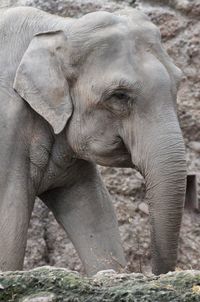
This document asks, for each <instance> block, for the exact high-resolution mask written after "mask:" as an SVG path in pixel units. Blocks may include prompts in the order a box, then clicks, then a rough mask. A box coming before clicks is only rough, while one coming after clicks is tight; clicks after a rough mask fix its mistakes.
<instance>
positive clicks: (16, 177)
mask: <svg viewBox="0 0 200 302" xmlns="http://www.w3.org/2000/svg"><path fill="white" fill-rule="evenodd" d="M0 45H1V46H0V102H1V110H0V115H1V117H0V123H1V130H0V158H1V164H0V190H1V201H0V269H2V270H16V269H21V268H22V265H23V258H24V252H25V246H26V236H27V229H28V224H29V219H30V216H31V211H32V209H33V204H34V200H35V197H36V196H39V197H40V198H41V199H42V200H43V201H44V202H45V203H46V204H47V206H48V207H49V208H50V209H51V210H52V211H53V213H54V215H55V217H56V219H57V221H58V222H59V223H60V224H61V225H62V226H63V228H64V229H65V230H66V232H67V233H68V235H69V237H70V238H71V240H72V242H73V244H74V246H75V248H76V249H77V251H78V253H79V256H80V258H81V260H82V262H83V265H84V267H85V270H86V272H87V274H89V275H92V274H94V273H96V272H97V271H99V270H103V269H109V268H113V269H115V270H119V269H120V268H121V267H124V266H125V259H124V255H123V250H122V246H121V241H120V237H119V233H118V226H117V221H116V217H115V214H114V211H113V207H112V204H111V201H110V197H109V195H108V192H107V190H106V189H105V186H104V184H103V183H102V180H101V178H100V176H99V174H98V172H97V169H96V164H100V165H105V166H120V167H137V169H138V170H139V171H140V172H141V173H142V175H143V176H144V178H145V180H146V186H147V199H148V201H149V207H150V227H151V241H152V270H153V272H154V273H155V274H160V273H166V272H168V271H169V270H174V268H175V265H176V259H177V245H178V235H179V229H180V223H181V216H182V211H183V201H184V194H185V178H186V166H185V151H184V144H183V139H182V135H181V131H180V128H179V124H178V121H177V115H176V92H177V85H178V82H179V80H180V77H181V72H180V70H179V69H178V68H177V67H176V66H175V65H174V64H173V63H172V62H171V61H170V59H169V57H168V55H167V54H166V52H165V51H164V50H163V48H162V46H161V42H160V34H159V31H158V29H157V28H156V27H155V26H154V25H153V24H152V23H151V22H150V21H149V20H148V18H147V17H146V16H145V15H144V14H142V13H141V12H139V11H136V10H130V11H121V12H117V13H115V14H111V13H106V12H97V13H91V14H88V15H86V16H84V17H82V18H80V19H77V20H75V19H74V20H72V19H66V18H61V17H57V16H53V15H49V14H46V13H44V12H41V11H39V10H37V9H33V8H12V9H9V10H1V11H0Z"/></svg>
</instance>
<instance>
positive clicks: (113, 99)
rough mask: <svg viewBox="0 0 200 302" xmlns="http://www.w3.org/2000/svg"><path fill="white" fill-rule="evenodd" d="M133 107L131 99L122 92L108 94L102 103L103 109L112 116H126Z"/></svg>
mask: <svg viewBox="0 0 200 302" xmlns="http://www.w3.org/2000/svg"><path fill="white" fill-rule="evenodd" d="M132 106H133V99H132V97H131V96H130V95H129V94H128V93H126V92H123V91H115V92H113V93H112V94H110V95H109V96H108V97H107V98H106V99H105V102H104V107H106V108H107V109H108V110H109V111H111V112H113V113H114V114H119V115H124V116H126V115H127V114H129V113H130V112H131V109H132Z"/></svg>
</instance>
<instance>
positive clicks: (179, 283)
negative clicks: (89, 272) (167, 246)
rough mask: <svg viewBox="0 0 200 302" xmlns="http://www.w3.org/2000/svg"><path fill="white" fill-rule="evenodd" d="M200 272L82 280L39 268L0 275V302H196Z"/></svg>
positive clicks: (125, 275)
mask: <svg viewBox="0 0 200 302" xmlns="http://www.w3.org/2000/svg"><path fill="white" fill-rule="evenodd" d="M199 284H200V271H184V272H175V273H168V274H166V275H161V276H160V277H156V276H151V277H145V276H144V275H142V274H103V275H102V274H100V275H96V276H95V277H94V278H90V279H88V278H82V277H81V276H80V275H79V274H77V273H74V272H70V271H67V270H64V269H56V268H54V269H52V268H50V267H42V268H40V269H36V270H32V271H27V272H8V273H4V274H0V301H1V302H8V301H19V302H59V301H60V302H72V301H76V302H86V301H88V302H104V301H105V302H108V301H109V302H116V301H117V302H122V301H123V302H131V301H134V302H146V301H149V302H151V301H152V302H154V301H165V302H171V301H174V302H183V301H184V302H191V301H194V302H195V301H196V302H198V301H200V285H199Z"/></svg>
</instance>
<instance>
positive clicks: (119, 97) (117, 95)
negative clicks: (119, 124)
mask: <svg viewBox="0 0 200 302" xmlns="http://www.w3.org/2000/svg"><path fill="white" fill-rule="evenodd" d="M111 97H113V98H115V99H117V100H121V101H128V100H130V96H129V95H128V94H126V93H124V92H115V93H113V94H112V95H111Z"/></svg>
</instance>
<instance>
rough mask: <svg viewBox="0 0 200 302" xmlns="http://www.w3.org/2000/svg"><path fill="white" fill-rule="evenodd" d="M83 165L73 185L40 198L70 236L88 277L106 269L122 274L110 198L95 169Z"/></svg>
mask: <svg viewBox="0 0 200 302" xmlns="http://www.w3.org/2000/svg"><path fill="white" fill-rule="evenodd" d="M80 163H81V164H80V166H79V169H78V171H77V172H78V174H77V177H76V178H77V179H76V183H74V185H72V186H71V187H70V188H69V187H62V188H57V189H54V190H51V191H48V192H46V193H44V194H42V196H40V198H41V199H42V200H43V201H44V202H45V203H46V204H47V206H48V207H49V208H50V209H51V210H52V211H53V213H54V215H55V217H56V219H57V221H58V222H59V223H60V224H61V225H62V226H63V228H64V229H65V231H66V232H67V234H68V235H69V237H70V239H71V241H72V242H73V244H74V246H75V248H76V250H77V252H78V254H79V256H80V258H81V260H82V263H83V265H84V268H85V270H86V273H87V274H88V275H93V274H95V273H96V272H98V271H100V270H105V269H114V270H116V271H119V270H120V269H121V268H123V267H124V266H125V259H124V253H123V249H122V244H121V240H120V235H119V231H118V224H117V220H116V216H115V213H114V210H113V206H112V202H111V200H110V196H109V194H108V192H107V190H106V188H105V186H104V184H103V182H102V180H101V178H100V176H99V174H98V172H97V170H96V167H95V166H94V165H93V164H91V163H88V162H84V161H80Z"/></svg>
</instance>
